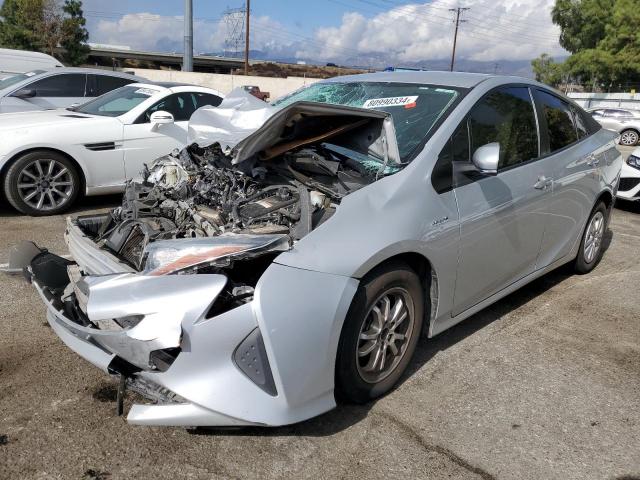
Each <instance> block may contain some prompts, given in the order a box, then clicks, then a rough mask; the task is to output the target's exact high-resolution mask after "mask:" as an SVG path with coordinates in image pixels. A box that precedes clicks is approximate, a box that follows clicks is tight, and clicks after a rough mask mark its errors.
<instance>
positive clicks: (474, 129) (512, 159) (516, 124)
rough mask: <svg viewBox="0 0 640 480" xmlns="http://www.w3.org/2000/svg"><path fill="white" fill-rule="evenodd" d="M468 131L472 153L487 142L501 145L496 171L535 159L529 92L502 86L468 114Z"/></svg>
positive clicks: (526, 89)
mask: <svg viewBox="0 0 640 480" xmlns="http://www.w3.org/2000/svg"><path fill="white" fill-rule="evenodd" d="M572 128H573V124H572ZM469 132H470V140H471V152H475V151H476V150H477V149H478V148H479V147H481V146H483V145H486V144H488V143H493V142H498V143H499V144H500V162H499V164H498V168H507V167H512V166H515V165H517V164H519V163H522V162H526V161H529V160H531V159H534V158H537V157H538V130H537V124H536V118H535V113H534V109H533V103H532V102H531V96H530V95H529V89H528V88H527V87H515V86H514V87H501V88H499V89H496V90H494V91H493V92H491V93H489V94H488V95H487V96H485V97H484V98H483V99H482V100H480V101H479V102H478V103H477V104H476V105H475V106H474V107H473V109H472V110H471V112H470V113H469ZM472 155H473V153H472Z"/></svg>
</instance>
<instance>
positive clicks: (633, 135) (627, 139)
mask: <svg viewBox="0 0 640 480" xmlns="http://www.w3.org/2000/svg"><path fill="white" fill-rule="evenodd" d="M638 140H640V135H638V132H636V131H635V130H625V131H624V132H622V133H621V134H620V145H624V146H627V147H633V146H634V145H636V144H637V143H638Z"/></svg>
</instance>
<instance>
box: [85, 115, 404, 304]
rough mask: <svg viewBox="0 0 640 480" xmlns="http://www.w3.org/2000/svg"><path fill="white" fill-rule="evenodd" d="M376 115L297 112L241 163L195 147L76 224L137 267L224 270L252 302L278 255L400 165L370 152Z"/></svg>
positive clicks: (149, 271) (235, 291) (376, 135)
mask: <svg viewBox="0 0 640 480" xmlns="http://www.w3.org/2000/svg"><path fill="white" fill-rule="evenodd" d="M367 113H368V112H367ZM375 113H376V115H375V116H373V115H372V117H373V118H371V117H367V116H364V118H363V116H362V115H360V116H351V115H341V116H335V117H327V116H311V117H309V118H306V117H305V116H300V115H298V117H297V121H294V122H288V124H286V125H283V126H282V132H281V133H280V134H279V135H278V136H277V139H276V140H275V141H272V142H270V144H269V145H268V146H267V147H266V148H261V149H260V150H259V151H256V152H255V153H253V154H252V155H251V156H250V157H249V158H247V159H246V160H245V161H242V162H240V163H236V162H234V155H233V153H234V151H236V150H227V151H226V152H225V151H223V147H222V146H221V145H220V144H219V143H217V142H216V143H213V144H211V145H209V146H207V147H204V148H202V147H200V146H199V145H198V144H195V143H194V144H191V145H190V146H188V147H186V148H184V149H182V150H181V151H178V150H175V151H174V152H172V153H171V154H170V155H167V156H165V157H161V158H159V159H157V160H156V161H154V162H153V163H152V164H151V165H149V166H148V168H146V170H145V172H143V178H144V179H145V180H144V181H143V182H141V183H137V182H130V183H129V184H128V185H127V187H126V191H125V194H124V198H123V203H122V205H121V206H120V207H117V208H115V209H114V210H112V211H111V212H110V213H109V214H107V215H101V216H84V217H78V218H77V219H76V224H77V225H78V226H79V227H80V228H81V230H82V231H83V233H84V234H85V235H86V236H88V237H90V238H91V239H92V240H93V242H95V243H96V244H97V246H98V247H100V248H101V249H104V250H106V251H108V252H109V253H111V254H112V255H115V256H116V257H117V258H118V259H119V260H120V261H121V262H123V263H126V264H127V265H129V266H130V267H132V268H133V269H135V270H136V271H140V272H143V273H144V274H146V275H166V274H176V273H180V274H184V273H220V272H221V271H224V274H225V275H226V276H227V277H228V278H229V283H230V285H229V287H230V288H229V289H227V290H228V291H229V293H230V294H232V296H233V297H234V298H237V297H242V298H244V297H248V298H250V297H251V295H252V293H253V287H254V286H255V284H256V283H257V280H258V279H259V277H260V276H261V274H262V273H263V272H264V270H265V269H266V268H267V267H268V266H269V264H270V263H271V261H272V260H273V259H274V258H275V257H276V256H277V255H278V254H279V253H280V252H282V251H285V250H288V249H289V248H291V246H292V245H293V243H295V242H296V241H297V240H299V239H301V238H303V237H304V236H305V235H307V234H308V233H309V232H311V231H312V230H313V229H315V228H317V227H318V226H320V225H322V224H323V223H324V222H326V221H327V220H328V219H329V218H331V216H332V215H333V214H334V213H335V211H336V209H337V208H338V207H339V204H340V202H341V200H342V199H343V198H344V197H345V196H346V195H349V194H350V193H352V192H354V191H356V190H358V189H360V188H362V187H364V186H366V185H368V184H370V183H372V182H374V181H376V180H377V179H379V178H381V177H383V176H385V175H388V174H390V173H393V172H395V171H397V170H398V169H399V168H400V167H399V166H397V165H389V163H388V159H386V158H377V157H376V156H375V155H372V154H371V153H370V151H369V150H368V146H369V145H371V144H373V143H376V142H377V143H378V144H379V143H380V125H381V124H382V121H383V120H384V118H381V117H380V115H379V114H378V113H377V112H375ZM272 129H273V127H272ZM256 133H261V134H262V136H264V132H260V131H257V132H256ZM251 139H252V136H250V137H247V139H246V140H251ZM254 141H255V139H254ZM383 143H384V142H383ZM263 145H264V142H263ZM238 146H242V145H241V144H239V145H238ZM244 153H245V155H246V149H245V152H244ZM234 163H236V164H234ZM240 260H242V262H240Z"/></svg>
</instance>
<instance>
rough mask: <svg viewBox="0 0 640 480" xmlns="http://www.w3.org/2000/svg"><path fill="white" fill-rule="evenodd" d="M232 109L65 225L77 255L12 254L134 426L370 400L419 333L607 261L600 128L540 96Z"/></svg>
mask: <svg viewBox="0 0 640 480" xmlns="http://www.w3.org/2000/svg"><path fill="white" fill-rule="evenodd" d="M246 97H247V99H246V102H244V103H243V101H241V100H240V99H239V98H238V97H236V96H234V97H233V98H232V96H229V97H227V98H226V99H225V100H224V101H223V103H222V104H221V105H220V106H219V107H218V108H217V109H209V108H203V109H200V110H198V112H196V113H195V114H194V115H193V117H192V120H191V122H190V126H189V130H190V138H197V139H198V143H196V144H194V143H191V142H190V145H189V146H188V147H186V148H185V149H183V150H182V151H181V152H176V153H173V154H171V155H167V156H165V157H162V158H160V159H158V160H157V161H156V162H154V164H152V165H151V166H150V171H149V172H148V174H147V176H146V177H147V178H146V180H147V181H146V183H132V184H130V185H129V186H128V187H127V189H126V193H125V196H124V200H123V203H122V206H120V207H118V208H117V209H115V210H113V211H111V212H110V213H108V214H104V215H89V216H81V217H77V218H75V219H70V220H69V222H68V225H67V233H66V240H67V243H68V246H69V251H70V252H71V254H72V256H73V260H66V259H63V258H61V257H57V256H55V255H53V254H51V253H48V252H47V251H46V250H42V249H40V248H39V247H37V246H36V245H35V244H33V243H29V242H27V243H24V244H22V245H21V246H20V247H19V248H17V249H16V250H15V251H14V252H13V254H12V256H11V267H12V268H14V269H20V268H23V267H24V268H25V272H26V275H27V277H28V278H29V279H31V281H32V282H33V285H34V286H35V288H36V290H37V291H38V292H39V293H40V295H41V296H42V299H43V302H44V303H45V305H46V307H47V318H48V321H49V324H50V325H51V327H52V329H53V331H55V332H56V333H57V334H58V335H59V336H60V338H61V339H62V340H63V341H64V342H65V343H66V344H67V345H68V346H69V347H70V348H71V349H73V350H74V351H76V352H77V353H78V354H79V355H81V356H82V357H84V358H85V359H87V360H88V361H89V362H91V363H93V364H94V365H96V366H97V367H99V368H101V369H102V370H103V371H104V372H109V373H110V374H112V375H114V376H119V378H120V379H121V381H120V393H121V394H124V390H125V388H132V389H134V390H136V391H137V392H142V393H143V395H145V396H146V397H148V398H150V399H152V403H150V404H136V405H133V407H132V408H131V410H130V411H129V414H128V421H129V422H131V423H133V424H139V425H188V426H193V425H216V426H225V425H227V426H228V425H234V426H237V425H262V426H265V425H283V424H290V423H295V422H299V421H301V420H304V419H308V418H310V417H313V416H315V415H319V414H321V413H323V412H326V411H328V410H330V409H331V408H333V407H334V406H335V405H336V398H340V399H342V400H344V401H352V402H367V401H369V400H371V399H373V398H376V397H379V396H380V395H383V394H385V393H386V392H388V391H389V390H390V389H391V388H392V387H393V386H394V385H395V384H396V382H397V381H398V380H399V379H400V377H401V376H402V374H403V373H404V372H405V370H406V368H407V365H408V364H409V362H410V361H411V357H412V355H413V353H414V351H415V348H416V345H417V343H418V341H419V339H420V337H421V336H422V332H423V331H424V332H425V336H426V337H432V336H434V335H437V334H438V333H440V332H442V331H444V330H446V329H447V328H449V327H451V326H452V325H455V324H456V323H458V322H460V321H462V320H464V319H465V318H467V317H469V316H471V315H473V314H474V313H476V312H478V311H479V310H481V309H483V308H484V307H486V306H487V305H490V304H491V303H493V302H495V301H497V300H499V299H500V298H502V297H504V296H506V295H507V294H509V293H511V292H513V291H514V290H516V289H518V288H520V287H522V286H524V285H526V284H527V283H528V282H530V281H532V280H533V279H535V278H538V277H540V276H541V275H544V274H545V273H547V272H549V271H550V270H552V269H554V268H556V267H558V266H560V265H562V264H566V263H571V264H572V265H573V266H574V268H575V270H576V271H577V272H579V273H587V272H589V271H590V270H592V269H593V268H594V267H595V266H596V265H597V263H598V261H599V259H600V258H601V256H602V253H603V248H604V244H603V239H604V236H605V231H606V228H607V222H608V220H609V216H610V211H611V208H612V204H613V199H614V197H615V194H616V188H617V184H618V179H619V175H620V168H621V162H622V159H621V156H620V154H619V153H618V151H617V150H616V146H615V138H616V135H615V134H613V133H612V132H609V131H607V130H604V129H602V128H601V127H600V126H599V125H598V124H597V123H596V122H595V121H594V120H593V119H592V118H591V117H590V116H589V115H588V114H586V112H584V110H582V109H581V108H580V107H578V106H577V105H576V104H575V103H573V102H572V101H570V100H568V99H567V98H565V97H564V96H562V95H561V94H559V93H558V92H556V91H554V90H551V89H549V88H548V87H546V86H545V85H542V84H540V83H536V82H534V81H532V80H529V79H524V78H517V77H507V76H491V75H480V74H467V73H448V72H400V73H398V72H392V73H376V74H365V75H355V76H348V77H338V78H334V79H331V80H325V81H322V82H320V83H315V84H313V85H310V86H308V87H306V88H305V89H303V90H299V91H297V92H295V93H293V94H291V95H290V96H288V97H284V98H282V99H280V100H279V101H277V102H276V103H275V105H273V106H270V105H268V104H263V106H262V108H258V106H259V105H256V103H257V102H256V101H255V99H254V98H251V97H250V96H248V95H246ZM256 119H266V120H264V121H262V122H261V125H257V126H255V127H252V128H249V127H247V126H248V125H255V123H259V122H257V120H256ZM120 398H122V395H121V396H120Z"/></svg>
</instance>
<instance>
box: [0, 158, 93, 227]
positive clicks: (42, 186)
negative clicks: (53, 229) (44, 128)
mask: <svg viewBox="0 0 640 480" xmlns="http://www.w3.org/2000/svg"><path fill="white" fill-rule="evenodd" d="M79 190H80V177H79V175H78V172H77V171H76V168H75V167H74V165H73V163H72V162H71V161H70V160H69V159H68V158H66V157H65V156H63V155H61V154H59V153H56V152H47V151H35V152H30V153H27V154H25V155H23V156H21V157H19V158H18V159H17V160H16V161H15V162H13V164H12V165H11V166H10V167H9V169H8V170H7V174H6V176H5V179H4V193H5V196H6V197H7V201H8V202H9V203H10V204H11V205H12V206H13V207H14V208H15V209H16V210H18V211H19V212H21V213H24V214H27V215H33V216H42V215H54V214H57V213H61V212H63V211H65V210H66V209H67V208H69V207H70V206H71V204H72V203H73V201H74V200H75V199H76V197H77V196H78V192H79Z"/></svg>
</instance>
